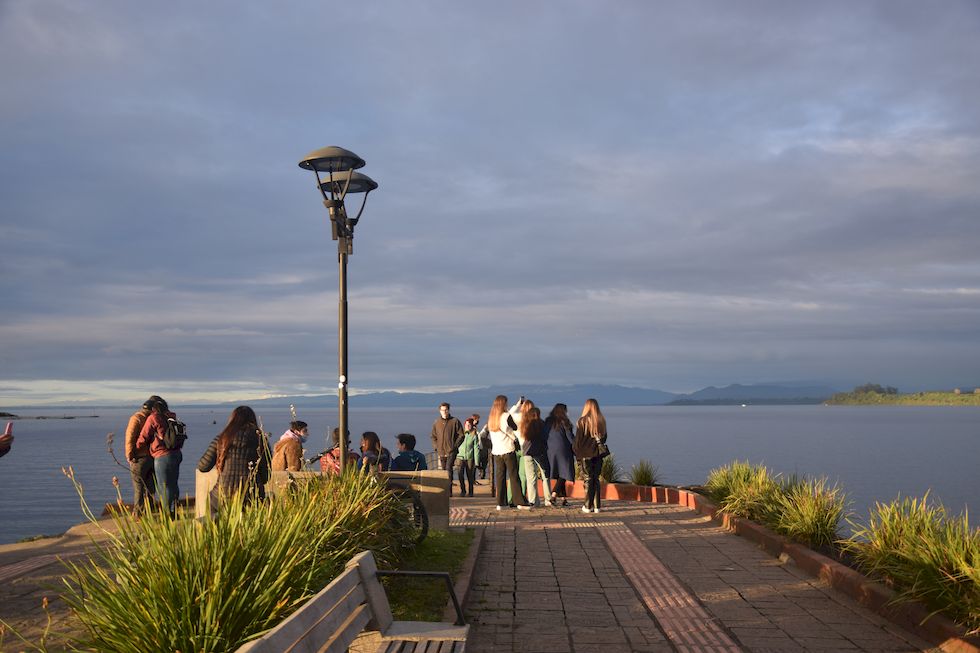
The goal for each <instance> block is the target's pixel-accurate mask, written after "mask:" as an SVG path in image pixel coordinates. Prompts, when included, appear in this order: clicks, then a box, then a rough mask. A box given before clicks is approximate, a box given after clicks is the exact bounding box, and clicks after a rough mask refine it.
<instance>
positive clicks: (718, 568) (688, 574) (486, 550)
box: [451, 486, 938, 653]
mask: <svg viewBox="0 0 980 653" xmlns="http://www.w3.org/2000/svg"><path fill="white" fill-rule="evenodd" d="M481 489H482V490H483V492H484V493H485V492H486V491H487V489H486V487H483V488H481V487H480V486H477V492H478V496H477V497H474V498H454V499H453V509H454V510H453V512H452V515H451V517H452V524H453V525H463V524H467V525H483V526H484V527H485V528H486V532H485V536H484V547H483V550H482V552H481V554H480V557H479V559H478V560H477V564H476V568H475V570H474V577H473V587H472V590H471V594H470V598H469V601H468V603H467V606H466V612H467V619H468V620H469V621H470V622H471V624H472V630H471V634H470V638H469V641H468V642H467V647H466V648H467V651H469V652H470V653H483V652H490V651H494V652H495V651H513V652H515V653H518V652H519V653H538V652H541V653H545V652H558V651H570V652H575V653H578V652H585V651H589V652H595V651H601V653H619V652H621V651H622V652H627V651H628V652H634V651H635V652H637V653H642V652H648V651H650V652H659V651H681V652H687V651H691V652H694V651H713V652H719V653H720V652H722V651H725V652H728V651H752V652H759V653H762V652H766V651H875V652H877V651H882V652H884V651H936V650H938V649H934V648H931V647H930V645H929V644H928V643H927V642H925V641H923V640H921V639H919V638H918V637H916V636H915V635H913V634H911V633H909V632H906V631H904V630H902V629H901V628H899V627H898V626H895V625H893V624H892V623H891V622H889V621H887V620H885V619H884V618H882V617H879V616H878V615H876V614H874V613H872V612H870V611H869V610H867V609H865V608H863V607H862V606H860V605H858V604H857V603H856V602H854V601H852V600H851V599H849V598H847V597H845V596H844V595H842V594H839V593H838V592H836V591H835V590H833V589H832V588H829V587H828V586H827V585H826V584H825V583H823V582H822V581H820V580H818V579H815V578H812V577H810V576H808V575H807V574H805V573H804V572H802V571H801V570H799V569H797V568H796V567H795V566H794V565H793V564H792V563H791V562H790V563H783V562H781V561H780V560H777V559H774V558H771V557H769V556H768V555H767V554H766V553H765V552H764V551H762V550H761V549H759V548H757V547H756V546H755V545H753V544H752V543H751V542H748V541H747V540H745V539H743V538H740V537H738V536H736V535H733V534H731V533H728V532H727V531H725V530H724V529H722V528H720V527H719V526H717V525H715V524H714V523H713V522H711V520H710V519H709V518H707V517H704V516H702V515H699V514H697V513H695V512H693V511H691V510H689V509H687V508H683V507H680V506H672V505H662V504H641V503H633V502H626V501H622V502H616V501H605V502H603V509H602V512H601V513H599V514H585V513H582V512H581V510H580V508H581V501H575V502H573V503H572V505H571V506H570V507H568V508H540V509H535V510H532V511H517V510H504V511H501V512H497V511H496V510H494V508H493V504H492V502H491V500H490V498H489V497H488V496H486V495H485V494H484V496H482V497H481V496H479V494H481V493H480V490H481Z"/></svg>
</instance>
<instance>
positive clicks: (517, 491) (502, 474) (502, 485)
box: [493, 451, 527, 506]
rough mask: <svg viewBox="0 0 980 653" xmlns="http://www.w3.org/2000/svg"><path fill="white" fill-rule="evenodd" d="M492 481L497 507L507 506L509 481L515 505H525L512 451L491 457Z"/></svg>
mask: <svg viewBox="0 0 980 653" xmlns="http://www.w3.org/2000/svg"><path fill="white" fill-rule="evenodd" d="M493 470H494V476H496V478H495V479H494V480H495V481H496V482H497V505H498V506H506V505H507V481H508V480H510V492H511V495H512V499H513V501H514V503H515V504H516V505H519V506H520V505H526V504H527V501H525V500H524V493H523V492H522V491H521V477H520V476H518V475H517V454H515V453H514V452H513V451H511V452H510V453H505V454H504V455H503V456H494V457H493Z"/></svg>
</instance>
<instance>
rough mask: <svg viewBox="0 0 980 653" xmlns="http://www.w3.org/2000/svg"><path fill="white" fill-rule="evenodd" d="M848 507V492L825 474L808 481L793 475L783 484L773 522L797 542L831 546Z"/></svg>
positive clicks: (779, 530)
mask: <svg viewBox="0 0 980 653" xmlns="http://www.w3.org/2000/svg"><path fill="white" fill-rule="evenodd" d="M846 509H847V495H845V494H844V491H843V490H841V489H840V487H838V486H837V485H833V486H831V485H830V484H829V482H828V481H827V479H826V478H825V477H822V478H818V479H814V480H808V479H805V478H802V479H797V478H796V477H795V476H793V477H791V478H790V479H789V480H788V481H784V482H783V483H781V487H780V495H779V505H778V507H777V510H776V511H774V513H773V514H772V515H771V518H772V519H773V521H772V524H771V525H772V527H773V528H774V529H775V530H776V531H777V532H779V533H782V534H783V535H786V536H787V537H789V538H790V539H792V540H796V541H797V542H803V543H804V544H806V545H808V546H811V547H830V546H833V545H834V543H835V542H837V540H838V533H837V529H838V526H839V525H840V521H841V519H842V518H843V517H844V512H845V510H846Z"/></svg>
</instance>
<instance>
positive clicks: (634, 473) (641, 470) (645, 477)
mask: <svg viewBox="0 0 980 653" xmlns="http://www.w3.org/2000/svg"><path fill="white" fill-rule="evenodd" d="M629 478H630V483H632V484H633V485H643V486H648V487H649V486H651V485H656V484H657V483H659V482H660V470H659V469H657V468H656V467H655V466H654V465H653V463H651V462H650V461H649V460H640V461H639V462H637V463H636V464H635V465H633V467H632V468H631V469H630V476H629Z"/></svg>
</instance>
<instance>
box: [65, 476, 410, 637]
mask: <svg viewBox="0 0 980 653" xmlns="http://www.w3.org/2000/svg"><path fill="white" fill-rule="evenodd" d="M113 520H114V521H115V523H116V526H117V528H118V533H116V534H113V535H110V537H109V539H108V540H107V541H106V542H105V543H103V544H100V545H99V551H98V554H97V556H96V560H94V561H91V562H82V563H68V567H69V570H70V573H69V576H68V578H66V582H65V586H66V591H65V592H64V598H65V601H66V602H67V603H68V605H69V606H70V607H71V609H72V611H73V612H74V613H75V614H76V615H77V617H78V618H79V620H80V621H81V623H82V625H83V626H84V628H85V631H86V636H85V637H83V638H82V639H81V640H80V641H79V642H77V644H78V645H79V646H80V647H81V648H83V649H91V650H98V651H133V652H136V651H175V650H181V651H227V650H234V649H235V648H237V647H238V646H240V645H241V644H243V643H244V642H245V641H247V640H248V639H251V638H252V637H254V636H256V635H257V634H259V633H261V632H263V631H265V630H268V629H269V628H272V627H273V626H275V625H276V624H277V623H278V622H279V621H281V620H282V619H283V618H284V617H286V616H287V615H288V614H289V613H291V612H292V611H293V610H294V609H296V608H297V607H298V606H299V605H301V604H302V603H303V602H305V601H306V600H307V599H308V598H309V597H310V596H312V594H314V593H315V592H316V591H318V590H319V589H320V588H322V587H323V586H324V585H325V584H326V583H327V582H328V581H329V579H331V578H332V577H333V576H335V575H336V574H337V573H338V572H339V571H340V570H341V569H342V568H343V565H344V564H345V562H346V561H347V560H348V559H350V558H351V557H353V556H354V555H355V554H356V553H357V552H359V551H361V550H364V549H370V550H372V551H374V554H375V556H376V557H377V558H378V560H379V562H380V563H381V564H386V563H387V564H392V563H395V562H397V561H398V560H399V559H400V558H401V557H402V555H403V554H404V553H405V552H406V550H407V547H408V546H410V545H411V542H412V537H411V532H410V527H409V524H408V520H407V513H405V511H404V508H403V507H402V505H401V504H400V502H399V501H398V499H397V498H395V497H394V496H392V494H391V493H390V492H388V491H387V490H386V489H385V488H384V487H383V486H382V485H379V484H378V483H376V482H375V481H374V479H372V478H371V477H364V476H362V475H355V474H350V475H346V476H344V477H343V478H341V477H336V476H324V477H316V478H314V479H312V480H311V481H310V482H308V483H303V484H300V485H298V486H296V487H294V488H292V489H291V490H290V491H287V492H283V493H281V494H278V495H276V496H275V497H273V498H271V499H270V500H268V501H265V502H259V503H255V504H252V505H248V506H245V505H243V500H242V497H241V496H240V495H239V496H235V497H232V498H230V499H228V500H227V501H226V502H225V503H224V504H223V506H222V509H221V511H220V512H219V513H218V515H217V517H216V518H214V519H205V520H191V519H171V518H169V516H168V515H167V514H166V512H151V511H147V513H146V514H145V515H144V516H143V517H142V518H141V519H140V520H138V521H137V520H135V519H133V518H132V517H130V516H129V515H128V514H124V513H122V514H118V513H117V514H115V515H114V516H113Z"/></svg>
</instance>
